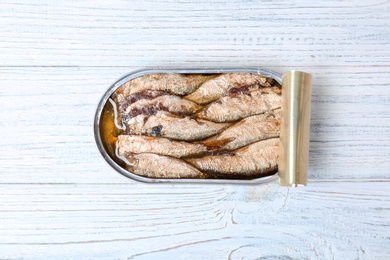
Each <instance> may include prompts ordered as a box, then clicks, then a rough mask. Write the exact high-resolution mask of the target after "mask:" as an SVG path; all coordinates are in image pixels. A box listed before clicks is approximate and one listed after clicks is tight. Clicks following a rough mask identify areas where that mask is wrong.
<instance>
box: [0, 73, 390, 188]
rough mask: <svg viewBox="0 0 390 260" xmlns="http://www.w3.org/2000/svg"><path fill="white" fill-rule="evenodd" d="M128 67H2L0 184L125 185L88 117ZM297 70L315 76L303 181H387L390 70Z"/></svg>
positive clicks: (389, 141) (0, 93) (389, 152)
mask: <svg viewBox="0 0 390 260" xmlns="http://www.w3.org/2000/svg"><path fill="white" fill-rule="evenodd" d="M270 68H271V69H274V70H276V71H280V72H282V71H286V70H288V69H289V68H286V67H270ZM133 69H135V68H123V67H119V68H3V69H2V70H1V78H2V84H3V86H2V88H1V89H0V109H1V113H0V135H1V136H3V137H5V138H2V139H1V141H0V153H1V154H2V156H1V158H0V162H1V172H2V178H1V182H2V183H30V182H32V183H80V182H83V183H107V182H114V183H117V182H127V179H126V178H124V177H122V176H121V175H119V174H117V173H116V172H115V171H114V170H112V169H111V168H110V166H109V165H107V164H106V163H105V161H104V160H103V158H102V157H101V155H100V153H99V152H98V149H97V147H96V145H95V141H94V137H93V117H94V113H95V109H96V106H97V103H98V101H99V99H100V97H101V96H102V95H103V93H104V91H105V90H106V89H107V88H108V87H109V85H110V84H112V83H113V82H114V81H115V80H116V79H118V78H120V77H121V76H123V75H124V74H125V73H128V72H129V71H131V70H133ZM298 69H299V68H298ZM300 69H303V70H306V71H309V72H310V73H313V76H314V83H313V105H312V129H311V130H312V131H311V143H310V162H309V164H310V174H309V177H310V178H311V179H342V178H348V179H349V178H366V179H367V178H368V179H369V178H386V179H388V178H389V172H390V162H389V160H388V158H390V149H389V148H390V140H389V138H388V137H389V134H388V133H389V131H390V88H388V85H389V84H390V82H389V75H390V73H389V71H388V68H387V67H344V68H336V69H335V68H323V67H311V68H304V67H303V68H300ZM362 119H364V120H362Z"/></svg>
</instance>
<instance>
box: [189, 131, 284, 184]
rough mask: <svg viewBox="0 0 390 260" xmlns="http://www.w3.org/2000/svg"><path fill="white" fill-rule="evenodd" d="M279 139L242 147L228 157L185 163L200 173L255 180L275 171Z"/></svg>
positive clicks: (206, 157) (202, 158)
mask: <svg viewBox="0 0 390 260" xmlns="http://www.w3.org/2000/svg"><path fill="white" fill-rule="evenodd" d="M278 153H279V138H271V139H267V140H263V141H259V142H256V143H253V144H250V145H248V146H245V147H242V148H240V149H237V150H235V151H233V152H231V153H230V154H228V155H209V156H204V157H200V158H189V159H186V161H187V162H189V163H190V164H192V165H193V166H195V167H196V168H197V169H199V170H200V171H202V172H205V173H208V174H213V175H214V174H215V175H218V176H225V177H228V178H233V177H234V178H237V177H239V178H256V177H261V176H264V175H266V174H270V173H274V172H276V171H277V166H278Z"/></svg>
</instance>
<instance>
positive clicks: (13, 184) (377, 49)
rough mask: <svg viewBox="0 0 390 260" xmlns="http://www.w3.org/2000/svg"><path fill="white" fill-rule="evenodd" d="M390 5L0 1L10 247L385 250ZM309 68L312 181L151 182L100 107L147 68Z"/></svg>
mask: <svg viewBox="0 0 390 260" xmlns="http://www.w3.org/2000/svg"><path fill="white" fill-rule="evenodd" d="M389 13H390V3H389V1H384V0H375V1H371V2H367V1H346V2H340V1H334V0H332V1H326V2H324V1H320V2H313V1H303V0H300V1H287V0H284V1H272V0H271V1H251V0H241V1H239V0H232V1H211V2H210V1H204V0H202V1H196V2H194V1H186V0H180V1H176V0H169V1H164V3H163V2H162V1H151V0H150V1H120V0H114V1H109V2H107V1H93V2H91V1H54V0H53V1H43V2H39V3H37V2H36V3H33V2H31V1H23V0H19V1H17V0H6V1H2V2H1V3H0V35H1V40H0V136H1V138H0V259H52V258H56V259H389V256H390V251H389V248H390V247H389V245H390V237H389V234H390V222H389V219H390V201H389V196H390V189H389V181H390V180H389V178H390V160H389V158H390V138H389V137H390V134H389V133H390V70H389V66H390V34H389V30H388V28H389V24H390V15H389ZM249 66H254V67H266V68H269V69H273V70H275V71H277V72H280V73H283V72H286V71H288V70H291V69H298V70H303V71H306V72H309V73H312V74H313V98H312V120H311V136H310V140H311V141H310V158H309V186H308V187H306V188H302V189H301V188H298V189H287V188H282V187H278V186H277V184H276V183H270V184H268V185H262V186H237V185H236V186H233V185H195V184H190V185H146V184H141V183H137V182H135V181H132V180H129V179H127V178H125V177H123V176H122V175H120V174H118V173H117V172H115V171H114V170H113V169H111V168H110V167H109V166H108V165H107V163H105V161H104V160H103V158H102V157H101V155H100V154H99V151H98V150H97V148H96V145H95V142H94V137H93V129H92V125H93V117H94V113H95V109H96V106H97V103H98V101H99V99H100V97H101V96H102V95H103V93H104V91H105V90H106V89H107V88H108V87H109V86H110V85H111V84H112V83H113V82H114V81H116V80H117V79H118V78H120V77H122V76H123V75H125V74H127V73H129V72H131V71H132V70H135V69H140V68H143V67H168V68H177V67H249Z"/></svg>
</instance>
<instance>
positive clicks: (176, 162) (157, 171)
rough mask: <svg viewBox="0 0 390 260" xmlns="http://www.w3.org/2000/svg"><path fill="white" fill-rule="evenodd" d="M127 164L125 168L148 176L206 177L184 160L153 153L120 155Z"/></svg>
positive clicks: (172, 177) (171, 177)
mask: <svg viewBox="0 0 390 260" xmlns="http://www.w3.org/2000/svg"><path fill="white" fill-rule="evenodd" d="M122 160H123V161H124V162H125V163H126V164H127V165H126V169H127V170H128V171H130V172H132V173H135V174H137V175H140V176H144V177H148V178H164V179H179V178H201V179H202V178H206V176H207V175H206V174H204V173H202V172H200V171H199V170H198V169H196V168H195V167H193V166H192V165H190V164H188V163H186V162H185V161H183V160H181V159H177V158H173V157H169V156H164V155H158V154H153V153H141V154H132V155H128V156H127V157H122Z"/></svg>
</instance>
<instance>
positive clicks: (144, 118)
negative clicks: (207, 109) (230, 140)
mask: <svg viewBox="0 0 390 260" xmlns="http://www.w3.org/2000/svg"><path fill="white" fill-rule="evenodd" d="M125 124H126V125H127V132H128V133H130V134H144V135H149V136H157V137H159V136H162V137H166V138H171V139H175V140H184V141H195V140H202V139H205V138H207V137H210V136H212V135H215V134H218V133H220V132H222V131H223V130H224V129H225V128H227V127H229V126H230V125H231V123H214V122H210V121H207V120H202V119H193V118H191V117H188V116H187V117H179V116H176V115H174V114H172V113H169V112H166V111H158V112H157V113H156V114H155V115H151V116H148V115H138V116H136V117H134V118H130V119H129V120H128V121H126V122H125Z"/></svg>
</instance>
